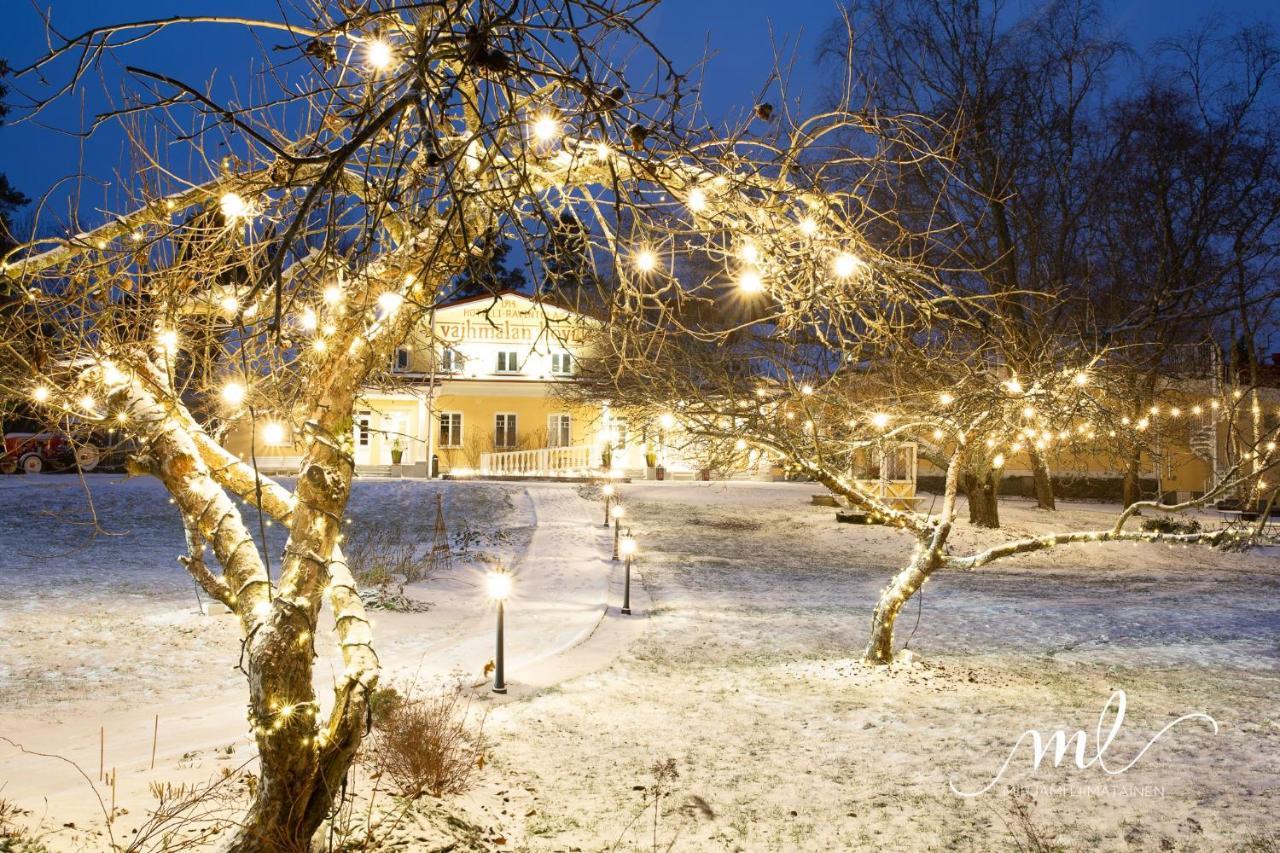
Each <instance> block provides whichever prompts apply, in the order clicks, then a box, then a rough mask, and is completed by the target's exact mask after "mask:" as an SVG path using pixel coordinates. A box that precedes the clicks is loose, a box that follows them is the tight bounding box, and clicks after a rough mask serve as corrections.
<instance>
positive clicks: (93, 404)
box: [80, 394, 98, 412]
mask: <svg viewBox="0 0 1280 853" xmlns="http://www.w3.org/2000/svg"><path fill="white" fill-rule="evenodd" d="M97 407H98V401H97V400H95V399H93V398H92V397H90V396H89V395H88V394H85V395H84V396H83V397H81V398H80V408H82V409H84V410H85V411H86V412H92V411H93V410H94V409H96V408H97Z"/></svg>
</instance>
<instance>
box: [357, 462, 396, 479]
mask: <svg viewBox="0 0 1280 853" xmlns="http://www.w3.org/2000/svg"><path fill="white" fill-rule="evenodd" d="M356 476H357V477H391V476H393V474H392V470H391V466H390V465H357V466H356Z"/></svg>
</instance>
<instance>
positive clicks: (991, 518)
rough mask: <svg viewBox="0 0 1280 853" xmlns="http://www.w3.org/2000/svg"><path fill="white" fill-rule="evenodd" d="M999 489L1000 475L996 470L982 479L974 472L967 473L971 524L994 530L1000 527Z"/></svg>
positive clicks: (989, 471)
mask: <svg viewBox="0 0 1280 853" xmlns="http://www.w3.org/2000/svg"><path fill="white" fill-rule="evenodd" d="M999 487H1000V480H999V473H998V472H997V471H995V470H994V469H993V470H988V471H987V472H986V474H984V475H983V476H981V477H979V476H978V475H977V474H975V473H973V472H972V471H970V472H966V473H965V475H964V491H965V494H966V495H968V496H969V523H970V524H972V525H974V526H975V527H989V528H992V529H995V528H998V527H999V526H1000V504H999V502H998V500H997V495H998V493H999Z"/></svg>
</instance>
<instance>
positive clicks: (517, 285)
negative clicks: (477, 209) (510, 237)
mask: <svg viewBox="0 0 1280 853" xmlns="http://www.w3.org/2000/svg"><path fill="white" fill-rule="evenodd" d="M510 252H511V244H510V243H509V242H507V241H506V240H504V239H502V237H501V236H500V235H499V234H498V232H496V231H491V232H489V233H488V234H487V235H486V236H485V239H484V242H483V245H482V250H481V252H480V253H479V254H478V255H476V256H475V258H474V259H473V260H472V261H471V262H470V263H468V264H467V268H466V270H464V271H463V273H462V275H460V276H458V279H457V281H456V282H455V284H454V297H455V298H465V297H468V296H483V295H484V294H486V293H501V292H502V291H504V290H520V289H521V288H523V287H524V286H525V285H526V284H528V283H529V282H528V280H527V279H526V278H525V276H524V270H522V269H520V267H518V266H516V267H513V266H509V265H508V262H507V255H508V254H509V253H510Z"/></svg>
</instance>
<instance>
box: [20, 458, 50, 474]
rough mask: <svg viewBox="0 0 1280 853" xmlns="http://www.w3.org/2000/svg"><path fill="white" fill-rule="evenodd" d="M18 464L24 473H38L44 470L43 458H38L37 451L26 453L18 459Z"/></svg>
mask: <svg viewBox="0 0 1280 853" xmlns="http://www.w3.org/2000/svg"><path fill="white" fill-rule="evenodd" d="M18 464H19V465H21V466H22V470H23V473H26V474H39V473H40V472H41V471H43V470H44V460H43V459H41V458H40V454H39V453H28V454H27V455H26V456H24V457H22V458H21V459H20V460H18Z"/></svg>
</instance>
